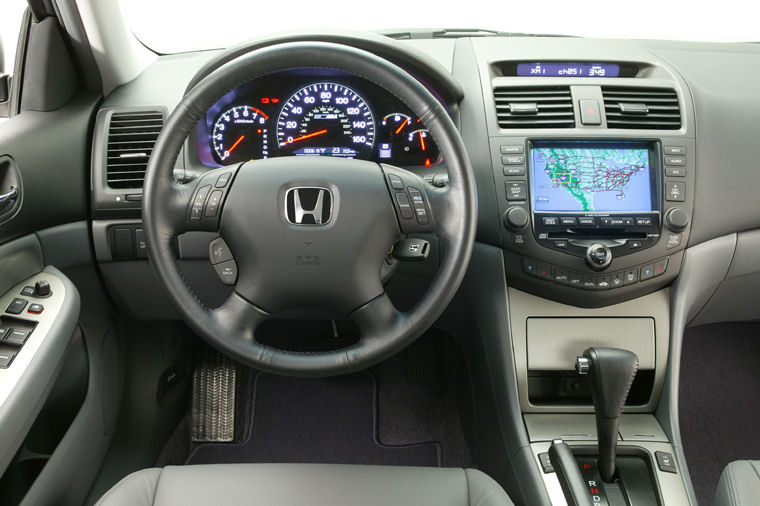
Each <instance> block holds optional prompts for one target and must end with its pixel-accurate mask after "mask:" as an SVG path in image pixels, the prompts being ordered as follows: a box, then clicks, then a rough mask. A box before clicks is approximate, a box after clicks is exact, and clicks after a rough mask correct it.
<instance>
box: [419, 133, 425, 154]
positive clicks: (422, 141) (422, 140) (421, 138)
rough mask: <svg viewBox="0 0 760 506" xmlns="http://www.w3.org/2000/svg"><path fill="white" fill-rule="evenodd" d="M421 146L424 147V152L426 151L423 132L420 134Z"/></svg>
mask: <svg viewBox="0 0 760 506" xmlns="http://www.w3.org/2000/svg"><path fill="white" fill-rule="evenodd" d="M420 144H421V145H422V151H425V138H424V137H423V136H422V132H420Z"/></svg>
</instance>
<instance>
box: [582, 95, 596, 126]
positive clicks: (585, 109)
mask: <svg viewBox="0 0 760 506" xmlns="http://www.w3.org/2000/svg"><path fill="white" fill-rule="evenodd" d="M578 102H579V107H580V110H581V124H583V125H601V124H602V113H601V112H600V111H599V102H597V101H596V100H587V99H583V100H579V101H578Z"/></svg>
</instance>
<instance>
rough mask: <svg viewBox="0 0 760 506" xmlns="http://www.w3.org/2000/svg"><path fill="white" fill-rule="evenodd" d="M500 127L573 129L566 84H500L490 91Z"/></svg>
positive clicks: (573, 119)
mask: <svg viewBox="0 0 760 506" xmlns="http://www.w3.org/2000/svg"><path fill="white" fill-rule="evenodd" d="M493 98H494V102H496V117H497V118H498V120H499V127H501V128H573V127H574V126H575V118H574V116H573V99H572V97H571V96H570V87H569V86H530V87H514V88H512V87H499V88H494V90H493Z"/></svg>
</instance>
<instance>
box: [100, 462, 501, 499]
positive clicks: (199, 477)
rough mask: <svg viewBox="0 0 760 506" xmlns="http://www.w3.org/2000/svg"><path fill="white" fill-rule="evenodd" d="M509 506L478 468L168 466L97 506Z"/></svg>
mask: <svg viewBox="0 0 760 506" xmlns="http://www.w3.org/2000/svg"><path fill="white" fill-rule="evenodd" d="M209 504H224V505H225V506H237V505H241V506H242V505H245V506H292V505H294V504H298V505H308V506H353V505H356V504H361V505H363V506H387V505H389V504H393V505H394V506H396V505H398V506H403V505H410V506H411V505H413V506H512V502H511V501H510V500H509V498H508V497H507V494H506V493H505V492H504V491H503V490H502V488H501V487H500V486H499V485H498V483H496V482H495V481H494V480H492V479H491V478H489V477H488V476H487V475H486V474H484V473H482V472H480V471H478V470H475V469H461V468H425V467H391V466H370V465H363V466H362V465H331V464H211V465H193V466H179V467H175V466H167V467H165V468H163V470H161V469H146V470H144V471H139V472H137V473H133V474H131V475H129V476H127V477H126V478H124V479H123V480H122V481H121V482H119V483H118V484H117V485H116V486H115V487H114V488H112V489H111V490H110V491H109V492H108V493H107V494H106V495H105V496H103V498H102V499H101V500H100V501H99V502H98V505H97V506H121V505H130V506H144V505H145V506H147V505H155V506H206V505H209Z"/></svg>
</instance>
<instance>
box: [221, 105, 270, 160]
mask: <svg viewBox="0 0 760 506" xmlns="http://www.w3.org/2000/svg"><path fill="white" fill-rule="evenodd" d="M267 120H269V116H267V115H266V114H264V113H263V112H261V110H260V109H257V108H256V107H252V106H250V105H238V106H235V107H233V108H231V109H228V110H226V111H224V112H223V113H222V114H220V115H219V118H218V119H217V120H216V123H214V132H213V133H212V135H211V139H212V144H213V146H214V153H215V154H216V161H217V162H219V163H221V164H223V165H227V164H231V163H239V162H244V161H246V160H252V159H258V158H267V157H268V156H269V147H268V146H269V144H268V139H267Z"/></svg>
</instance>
